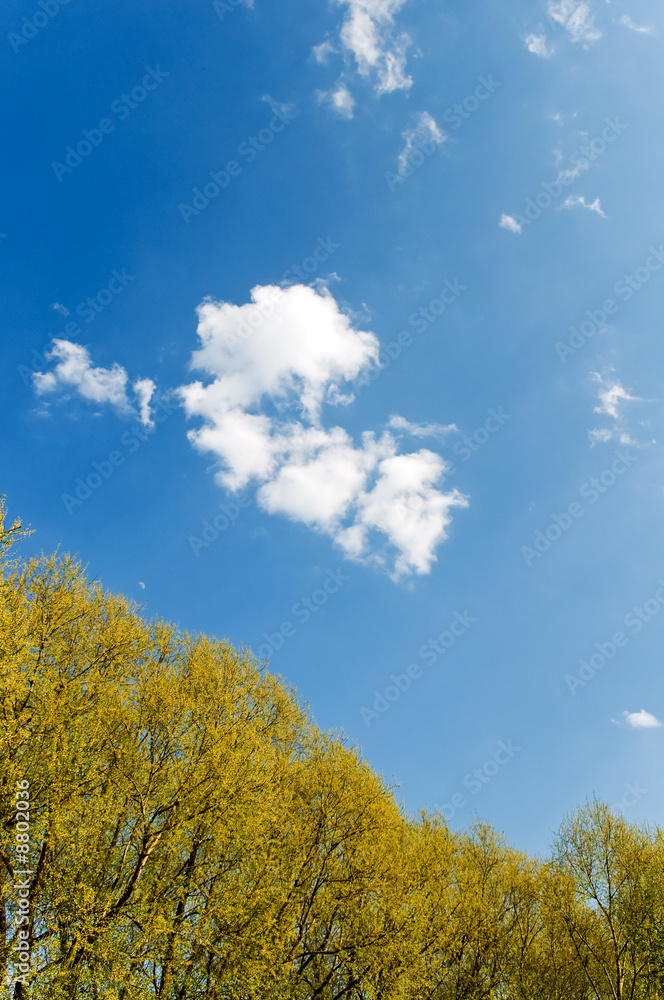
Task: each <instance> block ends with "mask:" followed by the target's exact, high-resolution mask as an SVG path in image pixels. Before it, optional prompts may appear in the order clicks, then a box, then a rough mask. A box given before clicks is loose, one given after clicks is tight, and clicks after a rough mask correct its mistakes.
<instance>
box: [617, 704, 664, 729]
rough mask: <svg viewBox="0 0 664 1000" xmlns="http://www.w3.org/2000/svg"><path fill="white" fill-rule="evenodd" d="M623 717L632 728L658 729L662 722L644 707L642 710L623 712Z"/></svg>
mask: <svg viewBox="0 0 664 1000" xmlns="http://www.w3.org/2000/svg"><path fill="white" fill-rule="evenodd" d="M622 716H623V719H624V720H625V722H626V723H627V725H628V726H631V727H632V729H657V728H658V727H659V726H661V725H662V723H661V722H660V721H659V719H656V718H655V716H654V715H651V714H650V712H646V710H645V708H642V709H641V711H640V712H623V713H622Z"/></svg>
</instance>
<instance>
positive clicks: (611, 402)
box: [590, 372, 640, 420]
mask: <svg viewBox="0 0 664 1000" xmlns="http://www.w3.org/2000/svg"><path fill="white" fill-rule="evenodd" d="M590 374H591V375H592V377H593V378H594V379H595V381H596V382H599V389H598V390H597V398H598V399H599V406H596V407H595V409H594V410H593V412H594V413H605V414H606V415H607V416H609V417H613V419H614V420H619V419H620V418H621V416H622V414H621V412H620V407H621V406H622V404H623V403H636V402H639V401H640V400H639V397H638V396H630V394H629V393H628V392H627V390H626V389H625V388H624V387H623V386H622V385H621V383H620V380H619V379H617V378H612V377H611V376H607V377H606V378H605V377H603V376H602V375H600V374H599V373H598V372H591V373H590Z"/></svg>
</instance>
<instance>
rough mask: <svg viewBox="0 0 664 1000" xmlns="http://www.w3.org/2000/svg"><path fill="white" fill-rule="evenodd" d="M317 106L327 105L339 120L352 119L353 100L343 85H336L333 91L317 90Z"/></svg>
mask: <svg viewBox="0 0 664 1000" xmlns="http://www.w3.org/2000/svg"><path fill="white" fill-rule="evenodd" d="M316 97H317V98H318V103H319V104H329V106H330V107H331V108H332V110H333V111H335V112H336V113H337V114H338V115H339V116H340V117H341V118H352V117H353V108H354V107H355V98H354V97H353V95H352V94H351V92H350V90H349V89H348V87H347V86H346V84H345V83H338V84H337V85H336V87H335V88H334V89H333V90H317V91H316Z"/></svg>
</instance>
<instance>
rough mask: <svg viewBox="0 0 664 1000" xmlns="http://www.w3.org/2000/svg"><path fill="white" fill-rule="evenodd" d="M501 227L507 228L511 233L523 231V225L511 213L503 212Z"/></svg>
mask: <svg viewBox="0 0 664 1000" xmlns="http://www.w3.org/2000/svg"><path fill="white" fill-rule="evenodd" d="M498 225H499V226H500V228H501V229H507V230H509V232H510V233H522V232H523V226H522V225H521V224H520V223H519V222H517V221H516V219H515V218H514V217H513V216H511V215H505V213H504V212H503V214H502V215H501V217H500V222H499V223H498Z"/></svg>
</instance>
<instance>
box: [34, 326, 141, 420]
mask: <svg viewBox="0 0 664 1000" xmlns="http://www.w3.org/2000/svg"><path fill="white" fill-rule="evenodd" d="M46 358H47V359H48V360H49V361H55V362H56V363H55V367H54V368H53V370H52V371H48V372H35V374H34V375H33V385H34V389H35V392H36V393H37V395H38V396H46V395H50V394H51V393H55V392H61V393H65V394H66V392H67V390H71V391H73V392H77V393H78V394H79V395H80V396H82V397H83V399H87V400H88V401H89V402H92V403H109V404H110V405H111V406H113V407H115V409H116V410H118V412H120V413H123V414H129V413H135V412H136V411H135V409H134V407H133V406H132V404H131V402H130V400H129V396H128V394H127V382H128V376H127V372H126V371H125V369H124V368H123V367H122V365H119V364H117V362H114V363H113V364H112V365H111V367H110V368H95V367H93V365H92V361H91V358H90V353H89V351H88V349H87V348H86V347H83V346H82V345H81V344H74V343H72V342H71V341H70V340H54V341H53V346H52V348H51V349H50V350H49V351H47V352H46ZM148 386H150V387H151V388H150V390H149V391H148ZM133 388H134V391H135V393H136V396H137V399H138V403H139V408H140V414H139V415H140V419H141V422H142V423H144V424H145V425H146V426H152V421H151V419H150V413H149V403H150V398H151V397H152V393H153V391H154V383H153V382H152V381H151V380H150V379H139V380H138V381H137V382H135V383H134V386H133Z"/></svg>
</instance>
